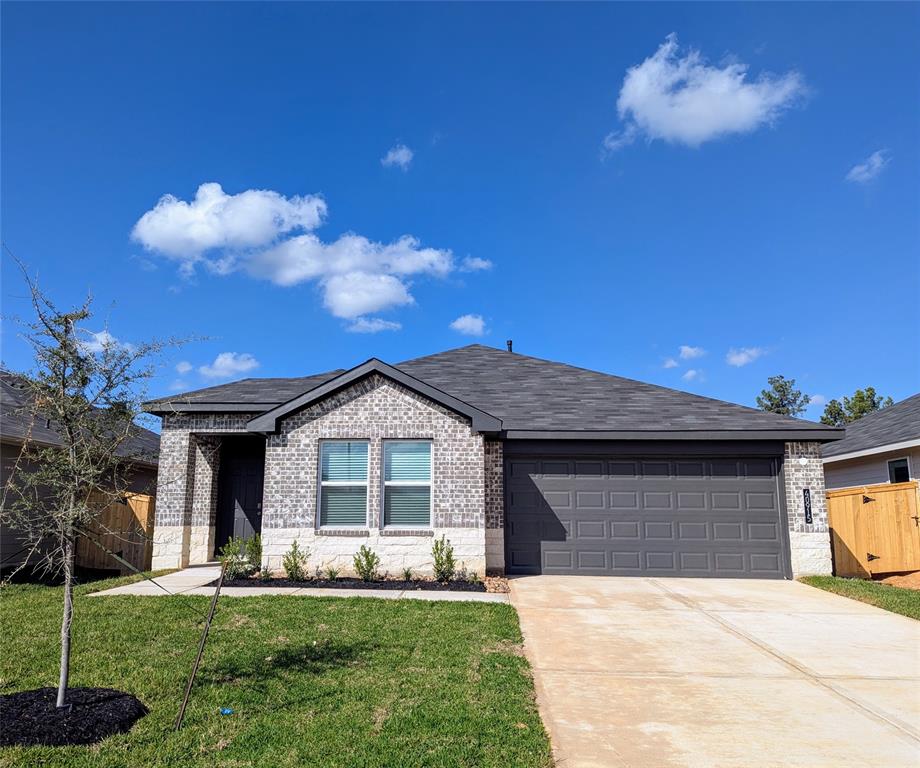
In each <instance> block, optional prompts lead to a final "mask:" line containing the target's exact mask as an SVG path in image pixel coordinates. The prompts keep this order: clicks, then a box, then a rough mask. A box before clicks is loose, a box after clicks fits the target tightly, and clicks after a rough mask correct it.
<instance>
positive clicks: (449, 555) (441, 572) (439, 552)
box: [431, 536, 457, 581]
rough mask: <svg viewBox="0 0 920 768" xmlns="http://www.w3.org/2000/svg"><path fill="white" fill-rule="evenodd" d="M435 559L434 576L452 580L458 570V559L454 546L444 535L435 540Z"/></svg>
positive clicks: (440, 579) (432, 549) (432, 554)
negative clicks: (455, 557) (455, 556)
mask: <svg viewBox="0 0 920 768" xmlns="http://www.w3.org/2000/svg"><path fill="white" fill-rule="evenodd" d="M431 556H432V558H433V559H434V577H435V579H437V580H438V581H450V580H451V579H452V578H453V577H454V573H455V572H456V570H457V561H456V560H455V559H454V548H453V547H452V546H451V544H450V542H449V541H447V539H445V538H444V537H443V536H441V538H440V539H435V540H434V546H432V548H431Z"/></svg>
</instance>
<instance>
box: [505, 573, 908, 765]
mask: <svg viewBox="0 0 920 768" xmlns="http://www.w3.org/2000/svg"><path fill="white" fill-rule="evenodd" d="M511 599H512V603H513V604H514V606H515V607H516V608H517V610H518V613H519V614H520V618H521V627H522V629H523V632H524V646H525V650H526V653H527V655H528V657H529V659H530V662H531V664H532V665H533V669H534V676H535V681H536V688H537V696H538V700H539V704H540V711H541V714H542V716H543V720H544V722H545V723H546V726H547V729H548V731H549V733H550V737H551V739H552V742H553V749H554V754H555V756H556V761H557V765H558V766H559V768H573V767H574V766H579V767H582V766H604V767H605V768H609V767H613V766H637V767H638V766H643V767H645V766H648V767H649V768H651V767H653V766H654V768H666V767H668V766H700V768H704V767H705V768H716V767H717V766H730V767H731V768H739V767H741V766H745V767H746V766H807V768H817V767H819V766H834V767H835V768H839V767H840V766H866V765H872V766H879V767H880V768H881V767H882V766H884V768H896V767H898V766H905V767H909V768H917V767H918V766H920V622H917V621H913V620H912V619H907V618H904V617H902V616H897V615H895V614H892V613H888V612H886V611H882V610H880V609H878V608H873V607H871V606H868V605H865V604H863V603H858V602H855V601H853V600H848V599H847V598H844V597H838V596H836V595H831V594H829V593H827V592H822V591H820V590H817V589H814V588H812V587H807V586H805V585H804V584H799V583H797V582H790V581H747V580H727V579H637V578H591V577H584V576H532V577H522V578H516V579H513V580H512V581H511Z"/></svg>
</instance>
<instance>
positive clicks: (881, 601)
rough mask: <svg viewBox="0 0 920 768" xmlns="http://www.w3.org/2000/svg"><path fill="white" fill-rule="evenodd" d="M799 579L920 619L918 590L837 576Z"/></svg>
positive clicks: (836, 593)
mask: <svg viewBox="0 0 920 768" xmlns="http://www.w3.org/2000/svg"><path fill="white" fill-rule="evenodd" d="M799 581H801V582H802V583H803V584H808V586H810V587H817V588H818V589H823V590H825V591H826V592H833V593H834V594H835V595H843V597H849V598H850V599H851V600H859V601H860V602H861V603H868V604H869V605H874V606H876V607H878V608H883V609H884V610H886V611H891V612H892V613H899V614H901V615H902V616H907V617H908V618H910V619H917V620H918V621H920V590H916V589H905V588H904V587H894V586H891V585H890V584H881V583H880V582H877V581H868V580H866V579H843V578H840V577H839V576H803V577H802V578H801V579H799Z"/></svg>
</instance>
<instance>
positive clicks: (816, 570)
mask: <svg viewBox="0 0 920 768" xmlns="http://www.w3.org/2000/svg"><path fill="white" fill-rule="evenodd" d="M783 475H784V479H785V485H786V488H785V490H786V514H787V516H788V518H789V546H790V551H791V555H792V573H793V575H795V576H803V575H806V574H829V573H831V570H832V562H831V540H830V532H829V529H828V524H827V497H826V496H825V491H824V465H823V464H822V462H821V444H820V443H812V442H806V443H786V447H785V457H784V461H783ZM806 488H807V489H808V490H809V495H810V497H811V518H812V520H811V523H807V522H805V496H804V493H803V491H804V490H805V489H806Z"/></svg>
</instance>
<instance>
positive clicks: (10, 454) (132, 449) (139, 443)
mask: <svg viewBox="0 0 920 768" xmlns="http://www.w3.org/2000/svg"><path fill="white" fill-rule="evenodd" d="M26 440H31V441H32V443H33V444H37V445H40V446H59V445H61V444H62V442H61V438H60V436H59V435H58V434H57V433H56V432H55V431H54V429H53V428H52V425H51V424H50V423H49V422H48V421H47V420H46V419H35V418H34V417H33V415H32V409H31V407H30V402H29V400H28V394H27V390H25V389H24V387H23V380H22V378H21V377H20V376H17V375H16V374H14V373H10V372H9V371H0V492H2V489H5V488H6V485H7V482H8V481H9V478H10V476H11V475H12V473H13V470H14V467H15V466H16V464H17V462H18V461H20V454H21V453H22V448H23V445H24V443H25V442H26ZM159 444H160V438H159V435H157V434H156V433H154V432H151V431H150V430H148V429H143V428H141V427H137V429H136V431H135V433H134V435H132V436H131V437H130V438H129V439H127V440H125V441H124V443H123V444H122V446H121V449H120V452H121V454H123V455H124V456H125V457H126V465H129V466H130V473H129V475H128V478H129V485H128V490H130V491H133V492H134V493H144V494H151V495H153V494H155V493H156V481H157V452H158V450H159ZM29 467H30V465H29V464H27V463H25V462H24V461H20V466H19V469H18V470H16V471H19V472H28V471H29ZM27 554H28V552H27V551H26V550H24V546H23V540H22V534H21V533H20V532H19V531H17V530H16V529H15V528H10V527H8V526H5V527H3V528H2V529H0V570H2V571H9V570H10V569H14V568H16V567H17V566H19V565H21V564H22V562H23V560H24V559H25V557H26V556H27ZM116 566H117V564H113V567H116Z"/></svg>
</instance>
